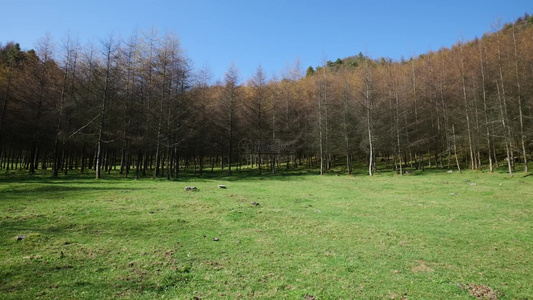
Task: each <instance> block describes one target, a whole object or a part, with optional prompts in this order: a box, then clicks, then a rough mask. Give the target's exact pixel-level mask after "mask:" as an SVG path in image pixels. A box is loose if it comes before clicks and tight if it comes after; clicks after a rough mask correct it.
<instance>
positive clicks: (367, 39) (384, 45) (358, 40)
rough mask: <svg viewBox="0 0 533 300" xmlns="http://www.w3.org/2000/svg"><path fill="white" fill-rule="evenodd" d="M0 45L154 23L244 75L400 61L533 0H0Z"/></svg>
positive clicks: (27, 45)
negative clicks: (341, 61) (363, 57)
mask: <svg viewBox="0 0 533 300" xmlns="http://www.w3.org/2000/svg"><path fill="white" fill-rule="evenodd" d="M1 2H2V3H1V4H0V7H1V10H2V16H1V18H0V42H2V43H6V42H8V41H16V42H18V43H20V44H21V47H22V48H23V49H31V48H33V47H34V44H35V42H36V41H37V40H38V39H39V38H41V37H43V36H45V35H46V34H47V33H49V34H51V35H52V37H53V38H54V39H55V40H56V41H57V42H59V41H60V40H61V39H62V38H63V37H65V35H66V34H67V32H70V33H72V34H74V35H77V36H78V37H79V39H80V40H81V41H82V43H86V42H98V40H99V39H105V38H106V37H107V36H109V34H114V35H116V36H122V37H124V38H127V37H128V36H130V35H131V33H132V32H134V31H136V30H143V29H144V30H146V29H149V28H150V27H152V26H153V27H155V28H158V29H160V30H161V31H172V32H174V33H176V34H177V35H178V36H179V38H180V40H181V43H182V46H183V48H184V49H185V50H186V51H187V53H188V56H189V58H191V60H192V61H193V63H194V67H196V68H201V67H203V66H207V67H208V68H209V69H210V70H211V73H212V74H213V80H217V79H221V78H222V77H223V74H224V72H225V71H226V70H227V68H228V66H229V65H230V64H231V63H235V64H236V65H237V67H238V68H239V70H240V78H241V80H242V81H243V82H244V81H245V80H247V78H249V77H250V76H251V75H252V74H253V73H254V72H255V70H256V69H257V67H258V65H259V64H261V65H262V67H263V69H264V70H265V71H266V72H267V74H269V76H272V75H274V74H279V73H280V71H282V70H283V69H284V68H285V67H286V66H287V65H288V64H292V63H293V62H294V61H295V60H296V59H298V60H299V61H300V63H301V65H302V69H305V68H307V67H308V66H310V65H311V66H318V65H321V64H322V62H323V61H324V60H335V59H337V58H339V57H340V58H343V57H347V56H351V55H356V54H357V53H359V52H363V53H366V54H368V55H369V56H371V57H373V58H377V57H390V58H393V59H400V58H401V57H402V56H403V57H405V58H408V57H410V56H413V55H418V54H421V53H425V52H427V51H428V50H438V49H439V48H441V47H443V46H444V47H449V46H451V45H452V44H454V43H455V42H456V41H457V40H458V39H460V38H463V39H464V40H470V39H473V38H474V37H476V36H479V37H480V36H482V35H483V33H485V32H487V31H489V30H491V27H492V26H493V25H494V24H496V23H497V20H501V21H502V22H511V21H514V20H515V19H516V18H518V17H520V16H522V15H524V13H526V12H527V13H529V14H533V1H531V0H501V1H500V0H498V1H496V0H494V1H492V0H484V1H483V0H475V1H469V0H462V1H457V0H448V1H445V0H419V1H412V0H403V1H400V0H397V1H392V0H353V1H339V0H329V1H318V0H307V1H300V0H298V1H290V0H270V1H266V0H264V1H258V0H257V1H256V0H235V1H230V0H190V1H183V0H174V1H171V0H166V1H163V0H160V1H157V0H153V1H148V0H137V1H136V0H106V1H103V0H94V1H91V0H87V1H75V0H55V1H52V0H40V1H36V0H17V1H7V0H4V1H1Z"/></svg>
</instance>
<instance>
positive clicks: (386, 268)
mask: <svg viewBox="0 0 533 300" xmlns="http://www.w3.org/2000/svg"><path fill="white" fill-rule="evenodd" d="M219 184H225V185H226V186H227V189H218V188H217V185H219ZM186 186H196V187H197V188H198V191H196V192H192V191H191V192H187V191H184V189H183V188H184V187H186ZM252 202H257V203H259V205H254V204H252ZM532 227H533V176H524V175H523V174H517V175H516V176H515V177H514V178H510V177H509V176H506V175H504V174H487V173H481V172H466V173H463V174H457V173H453V174H448V173H446V172H445V171H442V170H439V171H432V172H431V171H426V172H425V173H421V172H415V173H414V174H412V175H408V176H398V175H392V174H380V175H378V176H374V177H368V176H346V175H341V176H334V175H325V176H317V175H302V174H292V175H288V176H245V175H241V176H239V175H237V176H233V177H223V176H220V177H216V176H213V177H208V178H196V177H185V178H182V179H180V180H178V181H167V180H163V179H162V180H152V179H142V180H137V181H135V180H131V179H123V178H119V177H116V176H109V175H108V177H107V178H105V179H101V180H95V179H93V178H92V176H91V175H69V176H68V177H63V178H61V177H60V178H59V179H51V178H49V176H45V175H42V176H21V175H17V174H14V175H10V176H6V175H5V174H3V175H1V177H0V298H1V299H37V298H42V299H57V298H65V299H106V298H135V299H156V298H158V299H161V298H166V299H194V298H196V299H198V298H200V299H211V298H227V299H235V298H281V299H372V298H375V299H474V296H473V295H475V294H477V295H480V296H483V295H484V296H486V297H487V299H489V298H490V297H497V298H498V299H528V298H529V299H531V298H532V297H533V275H532V270H533V254H532V253H533V235H532V233H533V231H532V229H533V228H532ZM18 236H20V237H19V238H17V237H18ZM22 236H24V237H22ZM18 239H20V240H18ZM216 239H218V240H216ZM490 299H496V298H490Z"/></svg>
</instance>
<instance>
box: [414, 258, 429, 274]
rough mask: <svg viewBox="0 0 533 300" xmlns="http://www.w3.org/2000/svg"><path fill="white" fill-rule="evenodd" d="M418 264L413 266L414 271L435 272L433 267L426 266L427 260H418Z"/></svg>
mask: <svg viewBox="0 0 533 300" xmlns="http://www.w3.org/2000/svg"><path fill="white" fill-rule="evenodd" d="M416 262H418V266H414V267H412V268H411V271H413V273H427V272H433V269H432V268H430V267H428V266H426V262H425V261H423V260H417V261H416Z"/></svg>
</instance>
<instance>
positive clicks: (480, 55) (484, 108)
mask: <svg viewBox="0 0 533 300" xmlns="http://www.w3.org/2000/svg"><path fill="white" fill-rule="evenodd" d="M479 65H480V70H481V88H482V92H483V93H482V95H483V110H484V112H485V129H486V140H487V150H488V152H489V172H490V173H493V172H494V165H493V163H492V145H491V140H490V126H489V114H488V106H487V90H486V87H485V67H484V63H483V49H482V47H481V42H479Z"/></svg>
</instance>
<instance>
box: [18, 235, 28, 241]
mask: <svg viewBox="0 0 533 300" xmlns="http://www.w3.org/2000/svg"><path fill="white" fill-rule="evenodd" d="M25 238H26V236H25V235H17V241H22V240H23V239H25Z"/></svg>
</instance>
